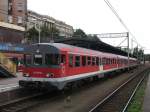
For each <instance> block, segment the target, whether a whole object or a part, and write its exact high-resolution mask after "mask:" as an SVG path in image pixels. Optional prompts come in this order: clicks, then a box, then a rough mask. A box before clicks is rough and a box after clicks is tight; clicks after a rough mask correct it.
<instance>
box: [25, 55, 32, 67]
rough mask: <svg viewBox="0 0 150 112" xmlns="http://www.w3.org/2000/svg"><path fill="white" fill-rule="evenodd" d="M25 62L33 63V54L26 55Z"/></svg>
mask: <svg viewBox="0 0 150 112" xmlns="http://www.w3.org/2000/svg"><path fill="white" fill-rule="evenodd" d="M25 63H26V64H27V65H31V64H32V55H25Z"/></svg>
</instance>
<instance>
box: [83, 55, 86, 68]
mask: <svg viewBox="0 0 150 112" xmlns="http://www.w3.org/2000/svg"><path fill="white" fill-rule="evenodd" d="M82 66H86V56H82Z"/></svg>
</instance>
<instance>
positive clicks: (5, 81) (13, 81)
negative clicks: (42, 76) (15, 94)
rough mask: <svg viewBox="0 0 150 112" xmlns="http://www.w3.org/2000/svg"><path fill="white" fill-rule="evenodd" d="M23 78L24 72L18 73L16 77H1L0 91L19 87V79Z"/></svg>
mask: <svg viewBox="0 0 150 112" xmlns="http://www.w3.org/2000/svg"><path fill="white" fill-rule="evenodd" d="M21 79H23V77H22V73H21V72H20V73H16V77H14V78H1V79H0V92H5V91H8V90H12V89H16V88H19V85H18V81H19V80H21Z"/></svg>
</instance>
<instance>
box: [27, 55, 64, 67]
mask: <svg viewBox="0 0 150 112" xmlns="http://www.w3.org/2000/svg"><path fill="white" fill-rule="evenodd" d="M62 58H63V57H62ZM60 61H61V59H60V54H45V55H44V54H33V55H25V63H26V65H31V66H51V67H53V66H54V67H56V66H58V65H60ZM62 61H64V60H62Z"/></svg>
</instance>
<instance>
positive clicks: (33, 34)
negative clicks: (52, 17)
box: [27, 25, 59, 42]
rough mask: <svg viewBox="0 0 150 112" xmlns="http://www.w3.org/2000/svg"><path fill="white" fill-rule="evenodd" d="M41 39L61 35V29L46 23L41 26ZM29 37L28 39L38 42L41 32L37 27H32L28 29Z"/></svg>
mask: <svg viewBox="0 0 150 112" xmlns="http://www.w3.org/2000/svg"><path fill="white" fill-rule="evenodd" d="M40 33H41V35H40V36H41V39H42V40H44V39H45V40H46V39H47V38H55V37H58V36H59V31H58V29H56V28H55V27H53V28H48V27H46V26H45V25H44V26H42V27H41V32H40ZM27 37H28V40H30V41H33V42H37V40H38V37H39V32H38V31H37V30H36V29H35V27H32V28H31V29H29V30H28V31H27Z"/></svg>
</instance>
